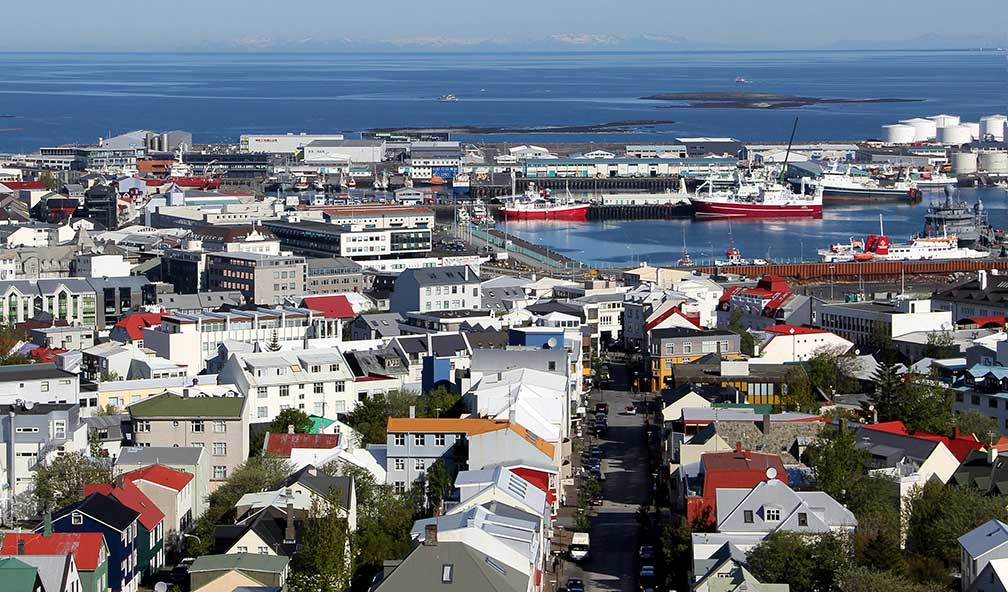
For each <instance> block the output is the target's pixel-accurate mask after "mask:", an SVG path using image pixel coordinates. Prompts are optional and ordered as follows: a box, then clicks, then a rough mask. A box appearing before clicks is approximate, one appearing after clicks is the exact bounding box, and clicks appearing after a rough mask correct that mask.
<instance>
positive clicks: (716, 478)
mask: <svg viewBox="0 0 1008 592" xmlns="http://www.w3.org/2000/svg"><path fill="white" fill-rule="evenodd" d="M771 470H772V471H771ZM770 472H773V474H774V476H775V477H777V478H779V479H781V480H782V481H783V482H784V483H787V480H788V477H787V472H786V471H785V470H784V463H782V462H781V459H780V457H779V456H777V455H776V454H764V453H761V452H753V451H751V450H745V449H744V448H742V445H741V444H737V445H736V447H735V450H733V451H731V452H708V453H706V454H703V455H702V456H701V457H700V470H699V473H698V474H697V476H696V477H695V478H693V479H688V480H687V479H686V475H685V474H683V475H681V477H682V478H683V481H682V483H681V484H680V486H679V488H678V491H677V492H676V493H677V494H678V495H679V496H681V497H683V498H685V508H686V515H687V517H688V518H689V519H690V520H696V519H704V520H706V521H713V520H715V519H716V518H717V516H718V505H717V502H718V497H717V495H718V494H717V492H718V490H719V489H722V488H733V487H746V488H748V487H752V486H754V485H756V484H757V483H759V482H761V481H763V480H765V479H767V475H768V474H769V473H770Z"/></svg>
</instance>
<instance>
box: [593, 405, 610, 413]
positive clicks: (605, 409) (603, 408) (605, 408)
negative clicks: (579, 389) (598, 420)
mask: <svg viewBox="0 0 1008 592" xmlns="http://www.w3.org/2000/svg"><path fill="white" fill-rule="evenodd" d="M599 413H602V414H605V415H609V403H595V414H596V415H597V414H599Z"/></svg>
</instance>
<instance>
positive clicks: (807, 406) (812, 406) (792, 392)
mask: <svg viewBox="0 0 1008 592" xmlns="http://www.w3.org/2000/svg"><path fill="white" fill-rule="evenodd" d="M780 408H781V410H782V411H803V412H811V411H815V410H816V409H818V408H819V403H818V401H817V400H816V397H815V395H813V394H812V385H811V384H810V383H809V379H808V376H807V375H806V374H805V371H804V370H802V369H801V367H800V366H792V367H791V368H789V369H788V371H787V375H786V376H785V377H784V392H783V393H781V396H780Z"/></svg>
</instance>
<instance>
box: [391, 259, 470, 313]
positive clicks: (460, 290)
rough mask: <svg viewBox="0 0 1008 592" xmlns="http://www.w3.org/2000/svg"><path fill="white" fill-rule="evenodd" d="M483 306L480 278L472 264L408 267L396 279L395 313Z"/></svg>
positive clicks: (392, 300) (393, 293)
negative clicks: (420, 267)
mask: <svg viewBox="0 0 1008 592" xmlns="http://www.w3.org/2000/svg"><path fill="white" fill-rule="evenodd" d="M480 306H482V298H481V296H480V278H479V273H478V272H477V270H476V269H475V268H473V267H471V266H469V265H455V266H449V267H440V268H423V269H407V270H404V271H403V272H402V273H400V274H399V277H397V278H396V280H395V289H394V290H393V291H392V295H391V297H390V299H389V310H390V311H391V312H398V313H406V312H409V311H419V312H431V311H439V310H463V309H469V310H477V309H479V308H480Z"/></svg>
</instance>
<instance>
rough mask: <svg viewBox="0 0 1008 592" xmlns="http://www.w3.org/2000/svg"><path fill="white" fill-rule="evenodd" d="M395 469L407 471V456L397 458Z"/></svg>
mask: <svg viewBox="0 0 1008 592" xmlns="http://www.w3.org/2000/svg"><path fill="white" fill-rule="evenodd" d="M395 470H397V471H405V470H406V459H405V458H397V459H395Z"/></svg>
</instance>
